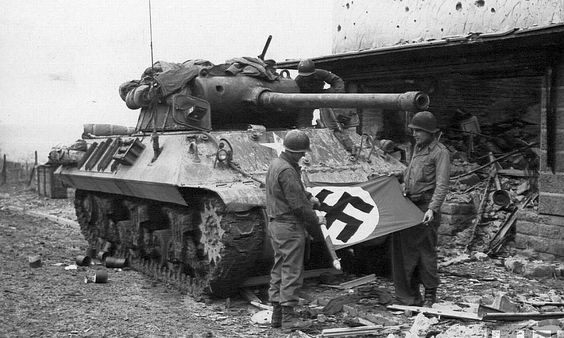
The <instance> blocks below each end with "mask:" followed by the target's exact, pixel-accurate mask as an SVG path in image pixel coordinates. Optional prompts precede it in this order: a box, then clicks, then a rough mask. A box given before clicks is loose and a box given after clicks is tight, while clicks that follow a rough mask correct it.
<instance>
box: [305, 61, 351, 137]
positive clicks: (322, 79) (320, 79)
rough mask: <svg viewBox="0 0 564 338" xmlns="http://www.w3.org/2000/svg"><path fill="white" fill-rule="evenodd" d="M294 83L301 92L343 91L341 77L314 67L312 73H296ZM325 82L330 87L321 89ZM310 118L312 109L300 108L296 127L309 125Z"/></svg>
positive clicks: (343, 85)
mask: <svg viewBox="0 0 564 338" xmlns="http://www.w3.org/2000/svg"><path fill="white" fill-rule="evenodd" d="M296 83H297V84H298V87H299V88H300V92H301V93H323V92H328V93H344V92H345V82H344V81H343V79H341V78H340V77H339V76H337V75H335V74H333V73H331V72H329V71H327V70H324V69H315V71H314V73H313V74H311V75H308V76H302V75H298V76H296ZM325 83H328V84H329V85H330V86H331V88H329V89H327V90H323V87H324V86H325ZM312 119H313V109H309V108H308V109H301V110H300V114H299V115H298V120H297V125H298V128H304V127H311V121H312Z"/></svg>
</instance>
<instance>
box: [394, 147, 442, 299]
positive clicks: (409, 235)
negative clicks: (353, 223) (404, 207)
mask: <svg viewBox="0 0 564 338" xmlns="http://www.w3.org/2000/svg"><path fill="white" fill-rule="evenodd" d="M449 166H450V153H449V151H448V149H447V148H446V147H445V146H444V145H443V144H442V143H439V142H438V141H437V140H434V141H433V142H431V143H430V144H428V145H423V146H416V147H415V149H414V154H413V156H412V158H411V162H410V163H409V166H408V167H407V169H406V171H405V174H404V183H405V194H406V196H407V197H408V198H409V199H411V201H412V202H413V203H414V204H415V205H417V207H419V209H421V211H423V212H426V211H427V210H429V209H430V210H433V214H434V219H433V221H431V222H429V223H428V224H423V223H422V224H419V225H416V226H414V227H411V228H408V229H405V230H401V231H398V232H396V233H394V234H393V235H392V269H393V271H392V273H393V279H394V286H395V292H396V298H397V300H398V301H400V302H401V303H403V304H406V305H421V303H422V298H421V294H420V292H419V284H423V286H424V287H425V290H435V292H436V288H437V287H438V285H439V283H440V280H439V276H438V272H437V250H436V246H437V239H438V233H437V231H438V227H439V224H440V208H441V205H442V203H443V201H444V199H445V197H446V194H447V192H448V184H449V178H450V176H449V175H450V169H449Z"/></svg>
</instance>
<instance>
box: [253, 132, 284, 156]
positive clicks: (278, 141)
mask: <svg viewBox="0 0 564 338" xmlns="http://www.w3.org/2000/svg"><path fill="white" fill-rule="evenodd" d="M272 136H274V142H273V143H259V144H260V145H261V146H264V147H268V148H271V149H274V150H276V155H278V156H280V154H281V153H282V152H283V151H284V145H283V143H284V140H283V139H282V138H281V137H280V136H278V135H276V134H275V133H272Z"/></svg>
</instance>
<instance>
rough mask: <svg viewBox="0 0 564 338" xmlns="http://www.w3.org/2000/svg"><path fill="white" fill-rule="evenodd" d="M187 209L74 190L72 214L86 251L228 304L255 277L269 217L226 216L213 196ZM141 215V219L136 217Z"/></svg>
mask: <svg viewBox="0 0 564 338" xmlns="http://www.w3.org/2000/svg"><path fill="white" fill-rule="evenodd" d="M195 205H197V207H195V208H192V209H190V208H188V207H181V206H177V205H170V204H166V203H158V202H154V201H147V200H139V199H134V198H129V197H123V196H118V195H110V194H104V193H99V192H90V191H82V190H77V191H76V194H75V210H76V215H77V219H78V222H79V224H80V229H81V232H82V234H83V236H84V237H85V239H86V240H87V241H88V243H89V246H90V247H91V248H93V249H95V250H96V251H97V252H100V251H108V253H109V254H111V255H112V256H114V257H121V258H126V259H127V261H128V265H129V266H130V267H131V268H133V269H135V270H137V271H139V272H141V273H143V274H145V275H147V276H149V277H151V278H153V279H155V280H158V281H161V282H164V283H167V284H170V285H171V286H173V287H175V288H176V289H178V290H180V291H181V292H183V293H187V294H190V295H192V296H194V297H195V298H200V297H202V296H203V295H213V296H218V297H229V296H230V295H232V294H234V293H236V292H238V286H239V285H240V284H241V283H242V282H243V281H244V280H245V279H246V278H247V277H249V276H251V275H254V274H258V273H265V272H266V271H256V266H255V262H256V260H257V258H258V257H260V255H261V254H262V252H263V248H262V246H263V243H264V236H265V228H266V217H265V214H264V210H263V209H261V208H255V209H251V210H249V211H247V212H245V213H230V212H225V211H224V209H225V206H224V205H223V202H222V201H221V200H220V199H219V198H218V197H216V196H214V195H206V196H203V197H201V198H199V199H198V200H197V203H195ZM139 215H141V216H139Z"/></svg>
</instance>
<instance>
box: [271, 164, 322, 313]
mask: <svg viewBox="0 0 564 338" xmlns="http://www.w3.org/2000/svg"><path fill="white" fill-rule="evenodd" d="M300 173H301V171H300V167H299V166H298V164H297V163H295V162H294V161H293V160H292V159H291V158H290V157H289V156H288V155H287V154H286V153H282V154H281V155H280V157H279V158H276V159H274V160H273V161H272V163H271V164H270V166H269V168H268V172H267V175H266V203H267V209H266V210H267V214H268V217H269V219H270V222H269V225H268V230H269V233H270V236H271V243H272V248H273V249H274V265H273V267H272V270H271V275H270V277H271V279H270V288H269V291H268V293H269V298H270V301H271V302H273V303H279V304H280V305H282V306H292V307H293V306H295V305H297V304H298V300H299V295H298V291H299V289H300V288H301V287H302V285H303V272H304V252H305V241H306V230H307V231H309V232H310V233H312V235H314V234H315V235H318V234H316V232H320V231H321V230H320V229H319V226H318V224H319V218H318V217H317V215H316V214H315V211H314V210H313V208H312V206H311V203H310V201H309V199H310V197H311V194H309V193H308V192H306V190H305V188H304V186H303V184H302V181H301V179H300V177H301V174H300ZM315 235H314V236H315Z"/></svg>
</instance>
